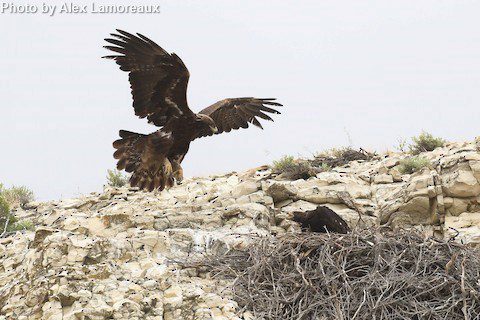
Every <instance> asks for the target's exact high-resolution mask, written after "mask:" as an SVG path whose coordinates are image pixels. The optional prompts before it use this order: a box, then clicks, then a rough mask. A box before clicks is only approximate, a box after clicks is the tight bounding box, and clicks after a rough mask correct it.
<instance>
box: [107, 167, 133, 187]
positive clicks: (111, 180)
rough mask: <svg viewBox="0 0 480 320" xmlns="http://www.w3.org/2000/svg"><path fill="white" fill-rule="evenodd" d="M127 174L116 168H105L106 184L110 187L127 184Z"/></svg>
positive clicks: (128, 177)
mask: <svg viewBox="0 0 480 320" xmlns="http://www.w3.org/2000/svg"><path fill="white" fill-rule="evenodd" d="M129 179H130V176H129V175H126V174H124V173H122V172H121V171H118V170H116V169H114V170H107V184H108V185H109V186H111V187H116V188H121V187H123V186H126V185H127V184H128V180H129Z"/></svg>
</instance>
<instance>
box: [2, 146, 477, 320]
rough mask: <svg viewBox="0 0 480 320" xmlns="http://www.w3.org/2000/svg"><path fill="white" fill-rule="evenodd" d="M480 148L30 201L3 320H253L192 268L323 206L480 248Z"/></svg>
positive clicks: (226, 286)
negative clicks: (290, 175) (285, 174)
mask: <svg viewBox="0 0 480 320" xmlns="http://www.w3.org/2000/svg"><path fill="white" fill-rule="evenodd" d="M477 144H478V143H477ZM477 144H476V143H452V144H448V145H447V146H445V147H443V148H439V149H436V150H435V151H433V152H428V153H424V154H422V156H423V157H425V158H427V159H428V160H429V161H430V163H431V166H430V167H429V168H424V169H423V170H421V171H420V172H416V173H414V174H412V175H408V174H401V173H400V170H399V168H398V164H399V163H400V161H401V160H402V159H404V158H406V157H408V155H405V154H402V153H388V154H385V155H382V156H379V157H377V158H376V159H374V160H371V161H365V160H357V161H352V162H350V163H348V164H347V165H345V166H342V167H337V168H334V169H332V170H331V171H328V172H322V173H319V174H317V176H315V177H312V178H309V179H307V180H303V179H300V180H296V181H283V180H279V179H278V177H276V176H274V175H273V174H272V173H271V172H270V171H269V169H268V168H267V167H260V168H257V169H254V170H249V171H248V172H244V173H240V174H237V173H231V174H227V175H224V176H216V177H208V178H193V179H187V180H185V181H184V183H183V184H182V185H179V186H175V187H173V188H172V189H170V190H168V191H164V192H162V193H145V192H141V191H138V190H135V189H129V188H118V189H115V188H106V189H105V190H104V192H102V193H100V194H97V193H93V194H90V195H87V196H84V197H80V198H77V199H69V200H62V201H53V202H47V203H29V204H28V205H27V207H26V208H25V209H19V210H18V211H16V212H15V215H16V216H17V218H19V219H28V220H31V221H32V222H33V224H34V225H35V229H34V230H31V231H24V232H17V233H15V234H10V235H8V236H6V237H4V238H1V239H0V257H1V260H0V261H1V263H0V319H51V320H54V319H167V320H168V319H252V317H251V314H250V313H249V312H248V311H244V310H240V309H239V308H238V306H237V304H236V302H235V301H233V300H232V299H231V297H232V295H231V294H230V289H231V283H227V282H225V281H221V280H218V279H214V278H212V277H211V275H209V274H208V272H206V271H205V270H204V269H203V268H202V267H196V266H195V265H194V264H192V261H195V260H196V258H198V257H200V256H202V255H205V254H219V253H222V252H226V251H227V250H231V249H234V248H236V249H241V248H244V247H245V246H247V245H248V244H250V243H252V242H253V241H255V239H256V237H272V236H276V235H281V234H285V233H287V232H300V226H299V225H298V224H297V223H296V222H294V221H293V220H292V218H293V215H294V212H299V211H309V210H314V209H316V208H317V206H318V205H323V206H326V207H328V208H329V209H331V210H333V211H334V212H335V213H336V214H338V215H340V216H341V217H342V218H343V219H344V220H345V221H346V222H347V223H348V224H349V227H350V228H354V227H355V226H357V225H359V226H362V227H368V226H374V225H385V226H389V227H391V228H398V227H412V226H414V227H418V228H421V229H423V230H424V231H425V232H427V233H429V234H435V235H436V236H446V237H449V236H454V237H455V239H456V240H458V241H464V242H469V243H472V244H477V243H479V242H480V236H479V235H480V183H479V182H480V152H479V146H478V145H477Z"/></svg>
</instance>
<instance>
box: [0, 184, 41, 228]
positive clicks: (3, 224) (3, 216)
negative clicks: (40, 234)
mask: <svg viewBox="0 0 480 320" xmlns="http://www.w3.org/2000/svg"><path fill="white" fill-rule="evenodd" d="M12 189H14V188H12ZM12 189H7V190H5V189H4V188H3V185H0V235H4V234H5V233H8V232H14V231H20V230H31V229H33V223H32V222H31V221H28V220H22V221H18V219H17V218H16V217H15V216H14V215H13V214H12V213H11V211H10V208H11V206H10V204H9V201H8V200H7V199H6V198H5V195H7V196H10V197H12V195H18V194H20V195H23V193H17V192H15V191H18V190H19V189H18V188H16V189H14V190H13V191H12ZM27 190H28V189H27ZM11 199H13V200H14V204H15V205H16V204H18V203H19V202H18V201H20V200H19V199H18V198H17V197H13V198H11Z"/></svg>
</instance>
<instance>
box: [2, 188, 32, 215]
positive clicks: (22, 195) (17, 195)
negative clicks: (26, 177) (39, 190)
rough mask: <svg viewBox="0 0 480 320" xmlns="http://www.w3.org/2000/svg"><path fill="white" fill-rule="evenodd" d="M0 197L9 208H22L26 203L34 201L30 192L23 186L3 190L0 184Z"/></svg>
mask: <svg viewBox="0 0 480 320" xmlns="http://www.w3.org/2000/svg"><path fill="white" fill-rule="evenodd" d="M0 195H1V196H2V197H3V199H5V201H6V202H7V203H8V204H9V206H10V208H12V209H14V208H18V207H20V208H23V207H24V206H25V205H26V204H27V203H29V202H32V201H33V200H35V196H34V193H33V191H32V190H30V189H29V188H27V187H25V186H12V187H11V188H5V187H4V186H3V185H2V184H0Z"/></svg>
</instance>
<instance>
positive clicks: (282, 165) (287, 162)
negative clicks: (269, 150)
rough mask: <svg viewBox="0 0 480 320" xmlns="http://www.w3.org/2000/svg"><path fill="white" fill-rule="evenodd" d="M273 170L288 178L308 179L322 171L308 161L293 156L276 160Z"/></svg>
mask: <svg viewBox="0 0 480 320" xmlns="http://www.w3.org/2000/svg"><path fill="white" fill-rule="evenodd" d="M272 170H273V172H275V173H278V174H281V176H282V178H284V179H287V180H297V179H308V178H310V177H314V176H315V175H316V174H317V173H318V172H320V170H316V169H315V168H313V167H312V166H311V165H310V163H309V162H308V161H305V160H300V159H298V160H295V159H294V158H293V157H292V156H284V157H283V158H281V159H280V160H277V161H274V162H273V167H272Z"/></svg>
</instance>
